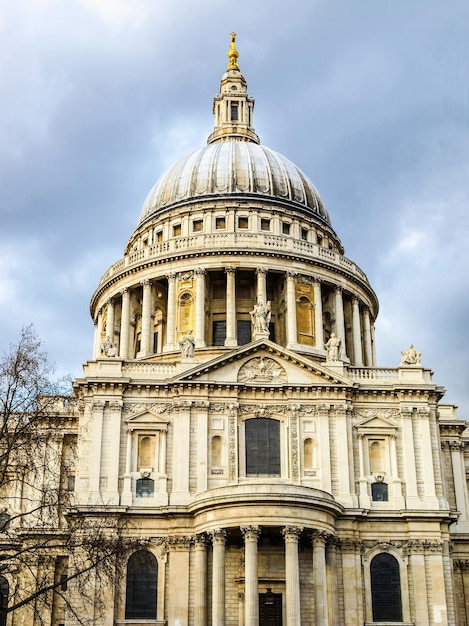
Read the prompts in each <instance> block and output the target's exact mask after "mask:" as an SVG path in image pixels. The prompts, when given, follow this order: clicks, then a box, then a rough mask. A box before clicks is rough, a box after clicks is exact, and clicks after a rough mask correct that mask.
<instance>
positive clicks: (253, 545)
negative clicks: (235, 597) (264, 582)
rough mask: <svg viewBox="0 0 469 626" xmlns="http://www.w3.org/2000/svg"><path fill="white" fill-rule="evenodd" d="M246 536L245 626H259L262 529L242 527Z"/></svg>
mask: <svg viewBox="0 0 469 626" xmlns="http://www.w3.org/2000/svg"><path fill="white" fill-rule="evenodd" d="M241 532H242V533H243V535H244V568H245V570H244V597H245V616H246V618H245V620H244V623H245V626H258V625H259V590H258V586H259V583H258V575H257V560H258V559H257V540H258V538H259V534H260V529H259V527H258V526H242V527H241Z"/></svg>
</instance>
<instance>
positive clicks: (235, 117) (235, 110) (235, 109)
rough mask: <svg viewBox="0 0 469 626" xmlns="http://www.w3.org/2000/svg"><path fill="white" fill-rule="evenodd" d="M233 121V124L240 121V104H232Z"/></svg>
mask: <svg viewBox="0 0 469 626" xmlns="http://www.w3.org/2000/svg"><path fill="white" fill-rule="evenodd" d="M231 121H232V122H237V121H238V104H237V102H232V103H231Z"/></svg>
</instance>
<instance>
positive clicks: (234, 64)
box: [226, 33, 239, 70]
mask: <svg viewBox="0 0 469 626" xmlns="http://www.w3.org/2000/svg"><path fill="white" fill-rule="evenodd" d="M238 57H239V54H238V51H237V50H236V33H231V47H230V49H229V50H228V58H229V60H230V62H229V63H228V67H227V68H226V69H227V70H239V66H238Z"/></svg>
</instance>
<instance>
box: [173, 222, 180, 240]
mask: <svg viewBox="0 0 469 626" xmlns="http://www.w3.org/2000/svg"><path fill="white" fill-rule="evenodd" d="M173 235H174V236H175V237H180V236H181V224H175V225H174V226H173Z"/></svg>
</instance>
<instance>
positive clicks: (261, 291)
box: [256, 268, 267, 304]
mask: <svg viewBox="0 0 469 626" xmlns="http://www.w3.org/2000/svg"><path fill="white" fill-rule="evenodd" d="M256 276H257V302H258V303H260V304H265V303H266V302H267V270H265V269H263V268H258V269H257V270H256Z"/></svg>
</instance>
